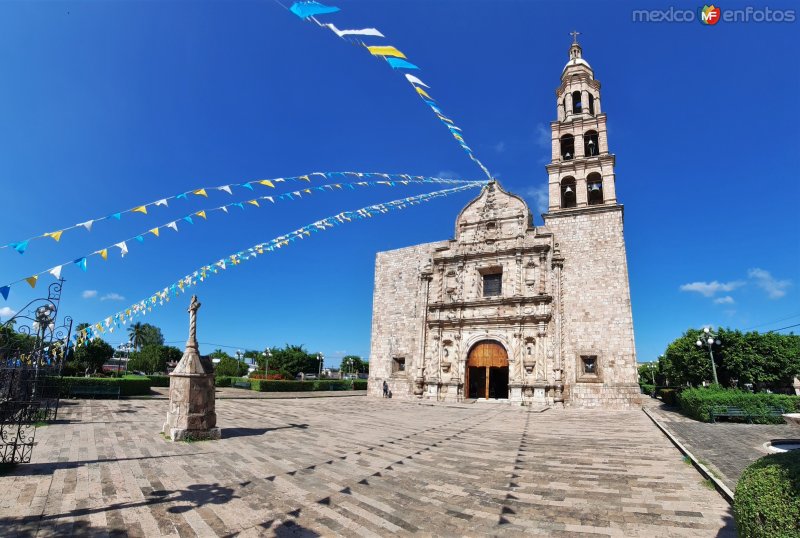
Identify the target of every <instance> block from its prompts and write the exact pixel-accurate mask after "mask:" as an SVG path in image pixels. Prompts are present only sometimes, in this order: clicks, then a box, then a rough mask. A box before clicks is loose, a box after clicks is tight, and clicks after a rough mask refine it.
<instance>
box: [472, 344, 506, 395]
mask: <svg viewBox="0 0 800 538" xmlns="http://www.w3.org/2000/svg"><path fill="white" fill-rule="evenodd" d="M464 386H465V387H466V391H465V392H466V395H467V397H468V398H485V399H487V400H488V399H489V398H508V353H506V349H505V348H504V347H503V346H501V345H500V344H498V343H497V342H494V341H492V340H482V341H481V342H478V343H477V344H475V345H474V346H472V349H470V351H469V355H468V357H467V371H466V379H464Z"/></svg>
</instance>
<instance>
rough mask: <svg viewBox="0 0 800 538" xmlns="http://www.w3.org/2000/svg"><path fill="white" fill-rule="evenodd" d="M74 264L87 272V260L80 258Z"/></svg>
mask: <svg viewBox="0 0 800 538" xmlns="http://www.w3.org/2000/svg"><path fill="white" fill-rule="evenodd" d="M74 263H75V265H77V266H78V267H80V268H81V270H83V271H86V258H78V259H77V260H75V262H74Z"/></svg>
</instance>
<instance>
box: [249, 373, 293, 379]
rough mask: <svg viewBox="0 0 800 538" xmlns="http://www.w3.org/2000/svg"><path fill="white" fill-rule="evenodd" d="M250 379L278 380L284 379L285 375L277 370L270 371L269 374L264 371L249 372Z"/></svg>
mask: <svg viewBox="0 0 800 538" xmlns="http://www.w3.org/2000/svg"><path fill="white" fill-rule="evenodd" d="M248 377H249V378H250V379H271V380H273V381H279V380H281V379H286V377H285V376H284V375H283V374H281V373H279V372H272V373H271V374H267V375H265V374H264V372H258V371H255V372H250V375H249V376H248Z"/></svg>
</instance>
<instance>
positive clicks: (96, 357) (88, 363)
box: [71, 338, 114, 373]
mask: <svg viewBox="0 0 800 538" xmlns="http://www.w3.org/2000/svg"><path fill="white" fill-rule="evenodd" d="M113 355H114V348H113V347H111V346H110V345H109V344H108V343H107V342H106V341H105V340H103V339H101V338H95V339H94V340H92V341H91V342H89V344H88V345H85V346H80V347H78V348H77V349H76V350H75V353H74V354H73V356H72V365H71V366H72V368H74V369H75V370H77V371H78V372H81V373H82V372H85V371H87V370H88V371H90V372H94V371H96V370H102V369H103V364H105V363H106V361H108V359H110V358H111V357H112V356H113Z"/></svg>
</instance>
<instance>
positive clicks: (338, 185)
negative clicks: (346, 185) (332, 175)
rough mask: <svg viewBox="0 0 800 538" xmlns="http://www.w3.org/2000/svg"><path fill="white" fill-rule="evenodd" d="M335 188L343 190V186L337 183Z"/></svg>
mask: <svg viewBox="0 0 800 538" xmlns="http://www.w3.org/2000/svg"><path fill="white" fill-rule="evenodd" d="M333 186H334V187H336V188H337V189H341V188H342V186H341V184H339V183H335V184H334V185H333Z"/></svg>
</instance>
